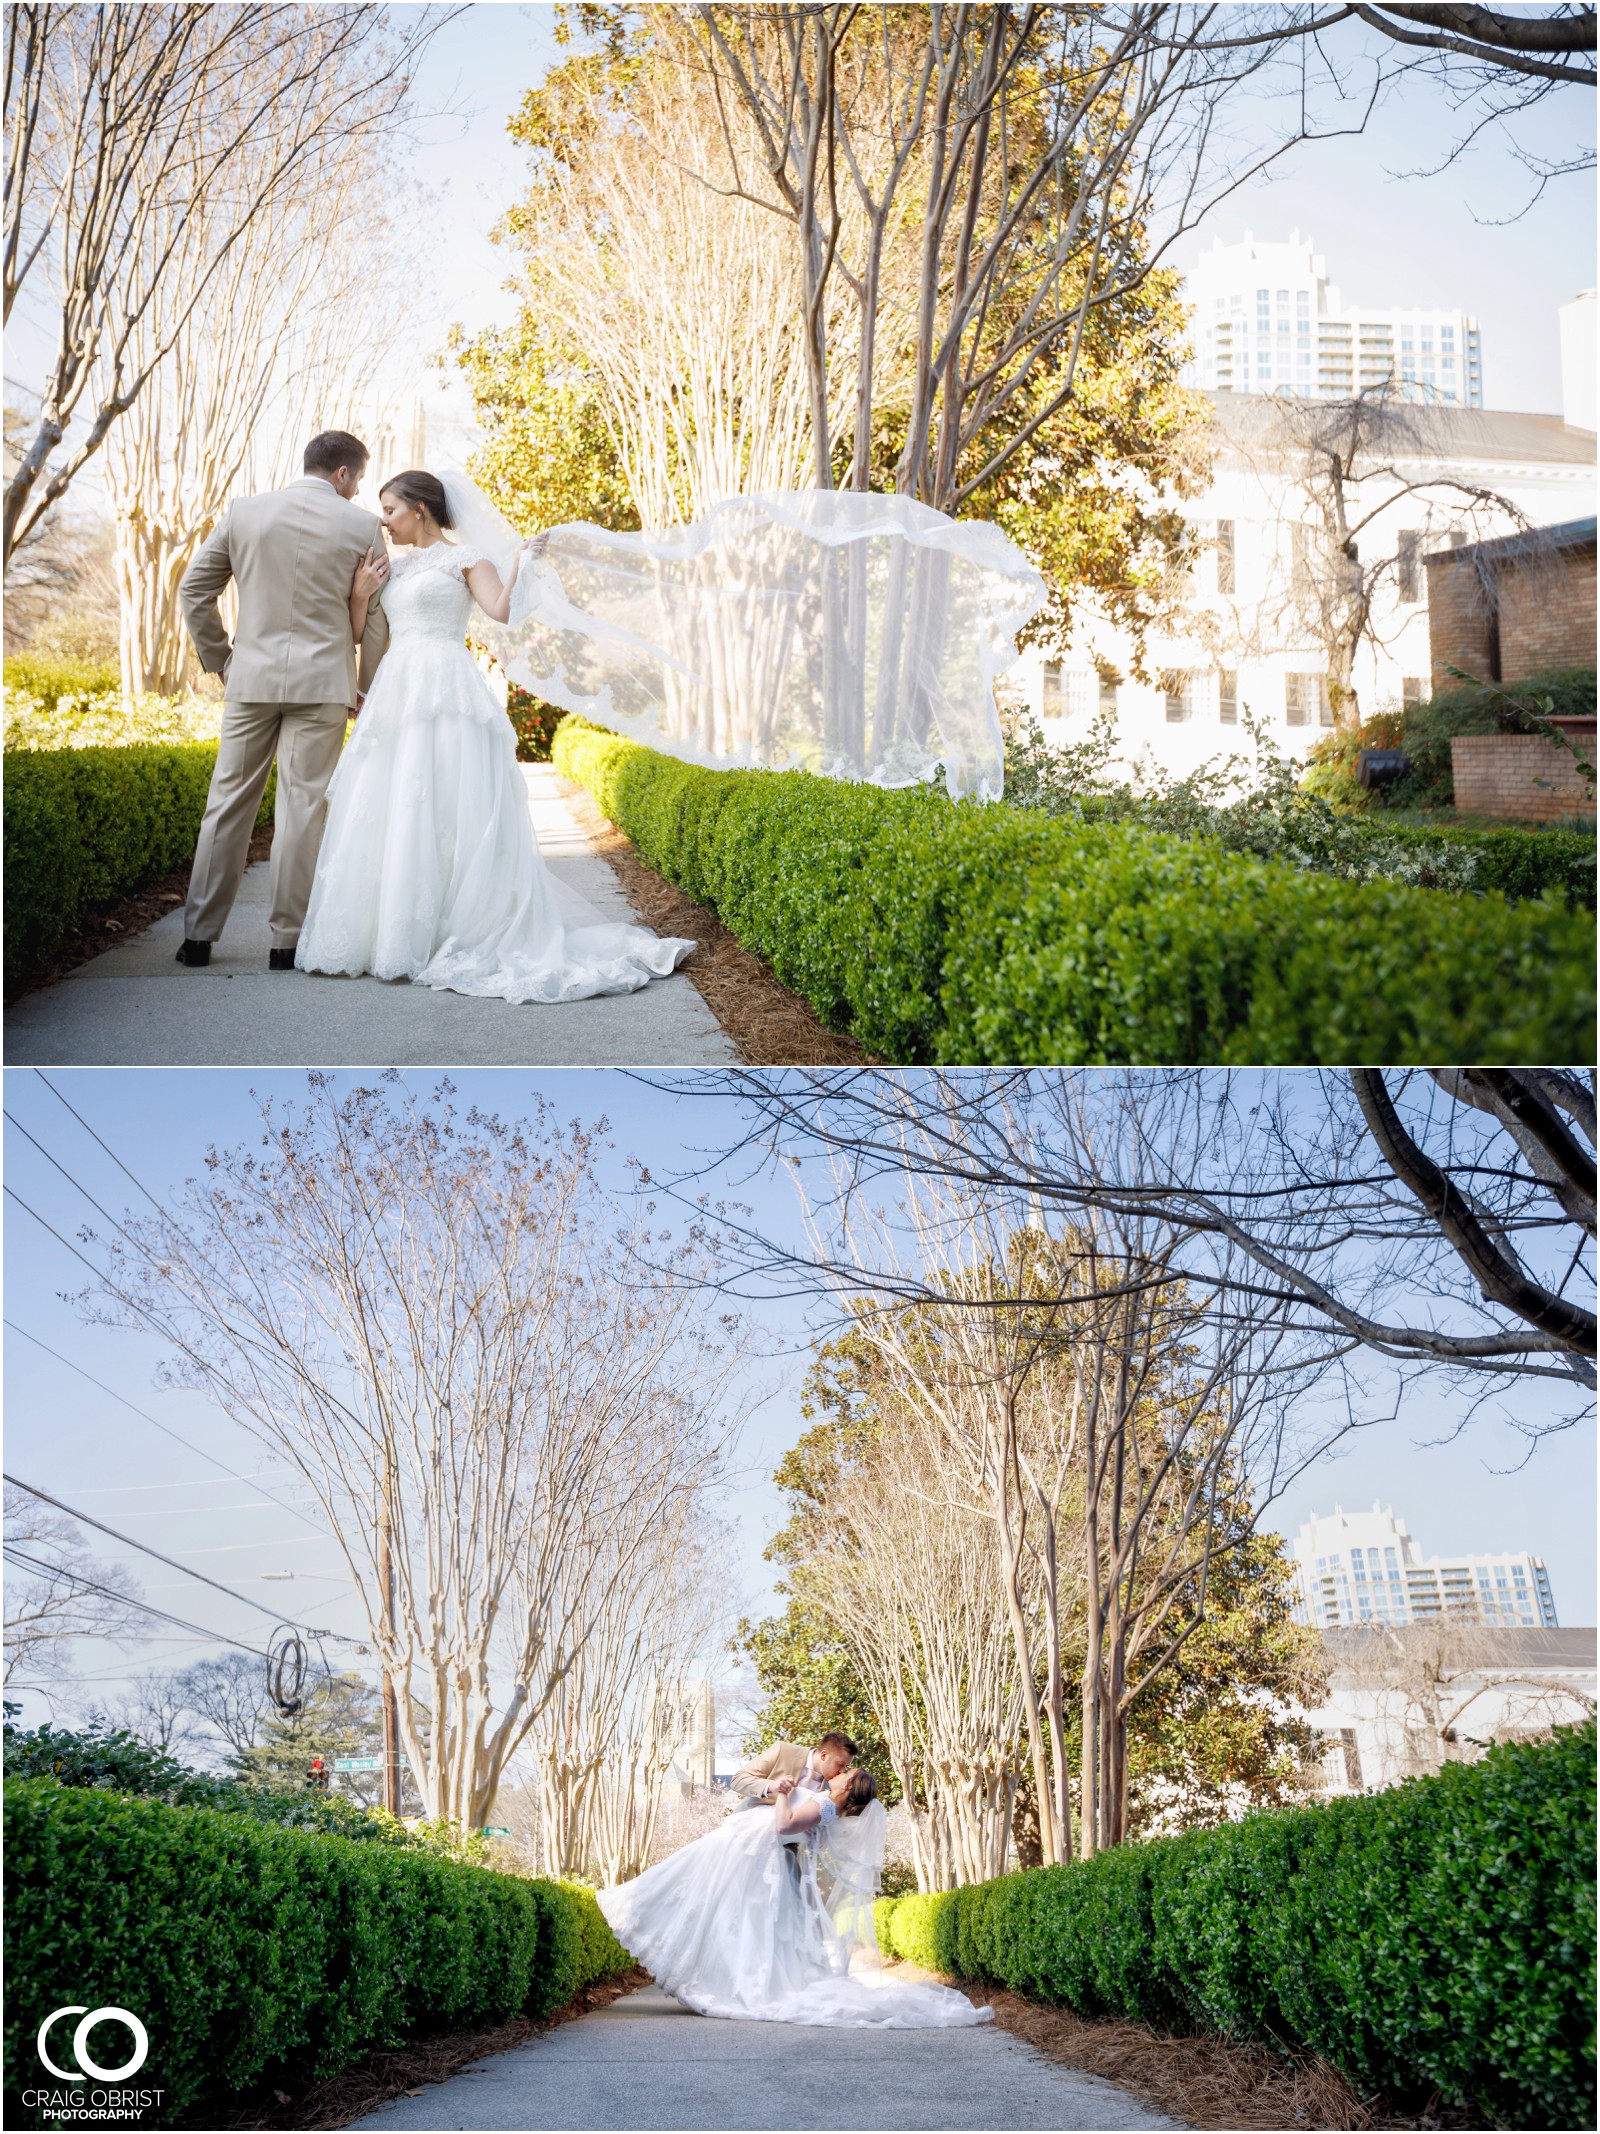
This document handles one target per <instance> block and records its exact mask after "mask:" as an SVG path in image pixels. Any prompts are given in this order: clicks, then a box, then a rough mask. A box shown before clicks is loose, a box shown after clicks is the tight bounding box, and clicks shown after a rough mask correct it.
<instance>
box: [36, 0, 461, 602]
mask: <svg viewBox="0 0 1600 2134" xmlns="http://www.w3.org/2000/svg"><path fill="white" fill-rule="evenodd" d="M445 19H447V11H445V10H442V9H436V8H433V7H428V6H423V7H417V8H408V9H404V10H393V9H385V8H377V7H368V6H361V5H351V4H346V0H326V4H319V5H316V6H308V5H303V4H302V5H290V6H282V5H258V4H255V0H250V4H240V5H236V6H226V7H214V6H210V5H206V4H204V0H190V4H164V5H163V4H155V5H150V4H145V0H127V4H124V5H119V6H116V7H98V6H89V5H79V6H70V5H69V6H51V5H47V4H32V0H25V4H19V5H18V6H16V7H12V8H9V9H8V10H7V12H6V51H5V109H6V130H7V136H8V148H7V160H6V174H5V277H4V280H5V292H4V293H5V319H6V324H7V326H8V327H9V326H10V323H11V315H12V311H13V308H14V307H15V306H16V305H17V304H18V303H19V302H21V303H22V304H23V306H24V311H25V312H26V310H27V307H28V305H29V304H30V303H31V304H36V305H37V306H38V308H39V311H40V315H41V316H42V317H43V318H46V319H53V320H54V322H55V329H54V332H53V334H52V335H51V336H50V339H49V343H48V345H49V354H48V356H47V357H46V358H45V361H44V364H43V368H42V370H41V372H40V373H39V374H38V375H37V380H36V382H34V381H29V382H30V383H33V387H34V390H35V391H36V392H37V395H38V404H37V415H36V417H35V418H34V420H33V422H32V423H31V425H30V431H31V434H28V435H26V436H19V437H18V439H17V440H16V453H15V458H14V462H11V463H8V468H7V478H6V490H5V539H4V553H5V558H6V561H7V563H8V564H9V562H10V559H11V554H12V551H13V550H14V549H15V548H16V546H17V545H18V543H19V542H20V541H21V540H23V539H24V537H25V536H26V535H27V534H28V532H29V531H30V529H32V528H33V527H34V526H36V525H37V524H38V522H39V521H40V519H41V518H42V517H43V516H44V514H45V513H46V512H48V511H49V510H50V509H51V507H52V506H53V505H55V504H56V503H57V502H58V500H59V499H60V498H61V497H63V496H64V495H65V494H66V493H67V491H68V489H69V488H70V486H71V484H72V483H73V482H74V481H75V480H76V479H77V477H78V476H79V475H80V474H81V473H82V471H83V469H84V468H85V467H86V466H88V465H89V463H90V461H91V460H93V459H94V458H95V457H96V455H97V454H98V453H99V452H100V451H101V449H102V448H103V447H104V445H105V443H106V441H107V439H108V438H109V437H110V435H111V433H112V431H113V430H114V428H115V427H116V425H117V424H118V423H119V422H120V421H121V420H122V418H123V417H124V416H125V415H126V414H127V413H128V411H129V410H130V409H131V408H132V407H133V406H134V405H135V403H136V402H137V401H138V400H139V398H140V397H141V395H142V394H144V393H145V392H146V391H147V390H149V389H150V387H151V384H152V381H153V380H154V379H155V378H156V377H157V375H158V373H159V371H160V370H161V368H162V367H163V365H164V364H165V363H166V361H167V359H168V357H169V356H170V355H172V354H173V353H174V351H176V350H178V349H179V347H180V344H181V343H182V341H183V339H184V337H185V335H186V334H187V333H188V331H189V328H190V325H191V322H192V321H194V320H195V319H197V318H199V317H202V316H205V315H207V314H210V315H212V316H213V318H214V317H215V315H217V314H218V313H219V312H221V313H222V314H223V315H224V317H226V314H227V307H228V305H229V303H230V301H231V300H238V299H239V298H240V293H241V284H240V282H239V270H238V263H237V255H238V254H239V253H240V252H241V251H245V252H249V253H250V254H251V255H252V256H253V258H254V260H255V265H254V266H253V267H251V268H250V269H249V270H247V273H246V277H245V282H244V284H243V285H242V286H243V287H244V288H245V289H246V291H248V290H249V289H250V288H251V287H252V286H254V285H256V284H259V283H261V282H262V280H263V279H264V277H265V275H266V273H267V267H266V266H265V265H264V264H263V262H264V261H266V262H270V260H271V259H272V257H273V256H274V255H275V256H276V257H277V259H278V261H279V264H280V265H281V267H282V269H283V281H282V283H281V284H280V288H279V291H278V294H279V295H280V296H282V295H283V294H285V293H286V292H287V290H288V289H289V288H290V287H291V286H292V284H293V283H294V280H295V274H296V269H295V265H294V263H293V261H292V260H291V258H290V255H291V254H292V253H293V252H294V251H295V250H296V249H297V248H298V246H299V245H300V244H301V243H303V242H306V241H308V240H307V230H306V211H307V207H308V204H313V203H316V202H318V200H319V198H320V199H321V206H322V212H321V214H320V215H317V216H315V217H314V220H315V223H316V228H315V230H314V231H313V232H312V233H311V235H310V238H309V242H310V243H311V244H312V245H313V247H314V248H315V249H317V250H321V249H323V248H325V246H326V244H327V241H328V237H329V233H330V232H332V231H333V230H334V229H335V228H336V226H337V224H338V221H339V202H338V197H337V196H338V194H339V192H340V190H341V188H342V187H343V186H344V185H345V184H346V182H347V180H348V178H349V177H352V176H353V175H354V173H355V172H356V171H357V170H358V169H360V170H364V171H365V173H366V175H367V176H368V178H369V179H371V178H372V177H373V176H374V175H375V173H376V170H377V167H378V160H377V159H378V158H379V156H380V153H381V144H382V142H383V139H384V137H385V135H386V134H388V133H389V132H390V131H391V130H392V128H393V127H394V125H395V123H396V121H397V118H398V115H399V113H400V111H401V109H402V107H403V105H404V103H405V99H406V96H407V91H408V88H409V82H410V74H411V69H412V66H413V64H414V62H415V59H416V58H417V56H418V55H419V53H420V52H421V50H422V48H423V47H424V46H425V45H426V44H427V42H428V41H429V39H430V38H431V37H432V36H433V34H434V33H435V31H436V30H437V29H438V27H439V26H440V24H441V23H442V22H443V21H444V20H445ZM328 187H332V188H333V193H332V194H331V195H330V194H327V192H326V190H325V189H326V188H328ZM270 315H271V314H270V304H263V306H262V307H261V308H260V309H259V310H258V311H257V313H256V317H257V321H258V323H259V324H260V326H261V329H262V331H263V332H264V333H267V332H269V331H270V328H269V320H270Z"/></svg>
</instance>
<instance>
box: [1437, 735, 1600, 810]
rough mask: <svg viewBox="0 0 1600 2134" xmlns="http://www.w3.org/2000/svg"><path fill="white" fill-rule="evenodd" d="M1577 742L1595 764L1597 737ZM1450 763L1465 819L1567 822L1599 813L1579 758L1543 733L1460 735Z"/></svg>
mask: <svg viewBox="0 0 1600 2134" xmlns="http://www.w3.org/2000/svg"><path fill="white" fill-rule="evenodd" d="M1574 739H1575V740H1576V744H1577V746H1578V747H1579V748H1580V749H1582V750H1583V751H1584V753H1585V754H1586V755H1588V756H1590V757H1591V759H1592V756H1593V751H1594V740H1593V736H1592V735H1589V736H1583V737H1579V736H1575V737H1574ZM1450 762H1451V767H1452V769H1453V771H1454V774H1455V786H1456V807H1457V809H1458V811H1459V812H1460V813H1461V814H1463V815H1499V816H1505V817H1507V818H1508V819H1513V820H1517V819H1520V820H1523V821H1533V822H1562V821H1565V820H1567V819H1569V818H1571V817H1572V816H1575V815H1593V813H1594V812H1595V789H1594V787H1593V786H1592V785H1590V784H1589V783H1588V781H1587V780H1586V779H1585V778H1584V777H1583V776H1582V774H1581V773H1580V771H1579V769H1578V765H1577V762H1576V760H1575V758H1574V757H1572V756H1570V755H1569V754H1568V753H1567V751H1566V750H1565V749H1564V748H1562V747H1561V745H1560V743H1559V742H1556V741H1547V740H1546V739H1545V737H1544V735H1543V734H1460V735H1458V736H1457V738H1456V739H1455V740H1454V741H1452V742H1451V744H1450Z"/></svg>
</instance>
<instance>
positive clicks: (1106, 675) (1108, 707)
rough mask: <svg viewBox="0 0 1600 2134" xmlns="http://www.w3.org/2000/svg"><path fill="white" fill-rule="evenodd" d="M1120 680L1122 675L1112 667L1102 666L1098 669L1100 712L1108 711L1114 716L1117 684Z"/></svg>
mask: <svg viewBox="0 0 1600 2134" xmlns="http://www.w3.org/2000/svg"><path fill="white" fill-rule="evenodd" d="M1121 680H1122V676H1121V675H1120V674H1118V673H1117V672H1116V670H1115V669H1114V668H1112V667H1102V668H1101V669H1100V688H1099V691H1098V705H1099V709H1100V710H1101V711H1102V712H1110V713H1111V715H1112V716H1113V717H1115V716H1116V709H1117V684H1118V682H1120V681H1121Z"/></svg>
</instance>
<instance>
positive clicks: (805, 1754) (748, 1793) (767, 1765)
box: [733, 1741, 811, 1801]
mask: <svg viewBox="0 0 1600 2134" xmlns="http://www.w3.org/2000/svg"><path fill="white" fill-rule="evenodd" d="M810 1760H811V1751H810V1750H809V1749H808V1748H807V1747H806V1745H805V1743H804V1742H800V1741H775V1742H774V1743H773V1744H772V1746H771V1748H770V1749H763V1750H762V1752H761V1754H760V1755H759V1756H757V1757H756V1758H755V1759H754V1760H753V1761H752V1762H750V1763H747V1764H746V1765H745V1766H744V1768H743V1769H742V1770H740V1771H735V1772H734V1774H733V1790H734V1792H735V1793H737V1794H739V1795H740V1796H741V1797H742V1798H743V1799H744V1800H747V1801H760V1800H766V1799H768V1798H769V1797H770V1796H769V1795H768V1793H767V1787H768V1785H769V1783H770V1782H771V1781H772V1780H773V1779H775V1778H795V1779H800V1778H804V1777H805V1775H806V1765H807V1764H808V1763H809V1762H810Z"/></svg>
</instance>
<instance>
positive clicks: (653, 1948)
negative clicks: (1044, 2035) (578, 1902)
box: [598, 1733, 993, 2030]
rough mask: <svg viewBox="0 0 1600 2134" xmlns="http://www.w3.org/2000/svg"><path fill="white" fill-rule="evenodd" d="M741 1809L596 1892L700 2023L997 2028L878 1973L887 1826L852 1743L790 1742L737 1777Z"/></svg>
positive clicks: (628, 1945)
mask: <svg viewBox="0 0 1600 2134" xmlns="http://www.w3.org/2000/svg"><path fill="white" fill-rule="evenodd" d="M733 1790H734V1792H735V1794H737V1795H738V1796H739V1798H738V1801H737V1803H736V1806H735V1807H734V1809H733V1810H732V1811H730V1813H729V1814H728V1815H726V1816H725V1817H724V1818H723V1821H722V1823H721V1825H720V1827H719V1828H717V1829H716V1830H712V1831H708V1832H707V1834H706V1835H705V1836H704V1837H703V1838H697V1839H696V1840H695V1841H694V1843H693V1844H692V1845H685V1846H683V1847H682V1849H681V1850H680V1851H678V1852H675V1853H670V1854H669V1855H668V1856H667V1858H666V1859H664V1860H661V1861H659V1862H658V1863H657V1864H656V1865H655V1866H654V1867H647V1868H646V1869H645V1871H644V1873H643V1874H642V1875H638V1876H636V1877H635V1878H634V1880H633V1881H631V1882H620V1883H616V1884H613V1886H612V1887H611V1888H609V1889H603V1890H601V1891H600V1892H599V1893H598V1894H599V1902H600V1909H601V1911H602V1912H603V1913H604V1914H605V1917H606V1920H607V1923H608V1924H609V1926H610V1928H611V1931H612V1932H613V1933H614V1934H615V1935H616V1937H617V1939H618V1941H620V1942H621V1943H622V1945H623V1947H624V1948H625V1949H626V1950H627V1951H628V1954H629V1955H630V1956H631V1957H633V1959H634V1961H635V1962H636V1963H640V1964H643V1965H644V1967H645V1968H646V1970H648V1971H649V1972H650V1974H651V1976H652V1977H653V1978H654V1979H655V1981H656V1984H657V1985H658V1986H660V1987H661V1988H662V1989H663V1990H664V1991H665V1992H667V1993H670V1994H672V1995H673V1996H674V1998H675V1999H677V2000H679V2001H681V2002H682V2003H683V2004H684V2006H685V2007H686V2008H691V2009H693V2010H694V2012H695V2013H696V2014H697V2015H715V2016H733V2017H740V2018H745V2019H747V2020H751V2021H755V2022H764V2023H812V2024H836V2025H842V2026H846V2027H849V2028H855V2029H862V2028H874V2029H886V2030H949V2029H955V2028H958V2027H964V2026H966V2025H969V2024H974V2023H983V2022H987V2021H989V2020H991V2019H992V2015H993V2011H992V2010H991V2009H988V2008H975V2007H974V2006H973V2005H972V2003H971V2002H970V2001H969V2000H968V1999H967V1997H966V1995H965V1994H964V1993H957V1992H955V1991H954V1990H953V1989H952V1988H950V1987H948V1986H924V1985H916V1984H913V1983H911V1982H910V1981H908V1980H901V1979H886V1978H884V1977H883V1975H882V1971H881V1967H880V1959H879V1954H878V1938H877V1933H876V1930H875V1927H874V1924H873V1910H872V1908H873V1904H874V1902H875V1900H876V1898H877V1894H878V1890H879V1887H880V1884H881V1881H882V1876H883V1847H884V1835H885V1830H886V1826H887V1822H888V1818H887V1816H886V1815H885V1813H884V1807H883V1803H882V1801H881V1800H879V1798H878V1786H877V1781H876V1780H875V1779H874V1778H873V1776H872V1773H871V1772H870V1771H864V1770H862V1769H861V1767H860V1766H859V1765H858V1764H857V1762H856V1750H855V1744H854V1743H853V1742H852V1741H851V1740H850V1739H849V1737H848V1736H847V1735H844V1734H838V1733H828V1734H824V1735H823V1737H822V1739H821V1740H820V1741H819V1742H818V1743H817V1744H816V1746H815V1748H811V1749H807V1748H805V1747H804V1746H803V1745H802V1744H801V1743H799V1742H793V1741H780V1742H777V1743H775V1744H774V1745H773V1746H772V1747H771V1748H769V1749H767V1750H766V1751H765V1752H764V1753H763V1754H762V1755H761V1756H759V1757H757V1759H756V1760H755V1762H753V1763H749V1764H746V1765H745V1767H744V1768H743V1770H741V1771H738V1772H736V1773H735V1774H734V1780H733Z"/></svg>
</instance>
